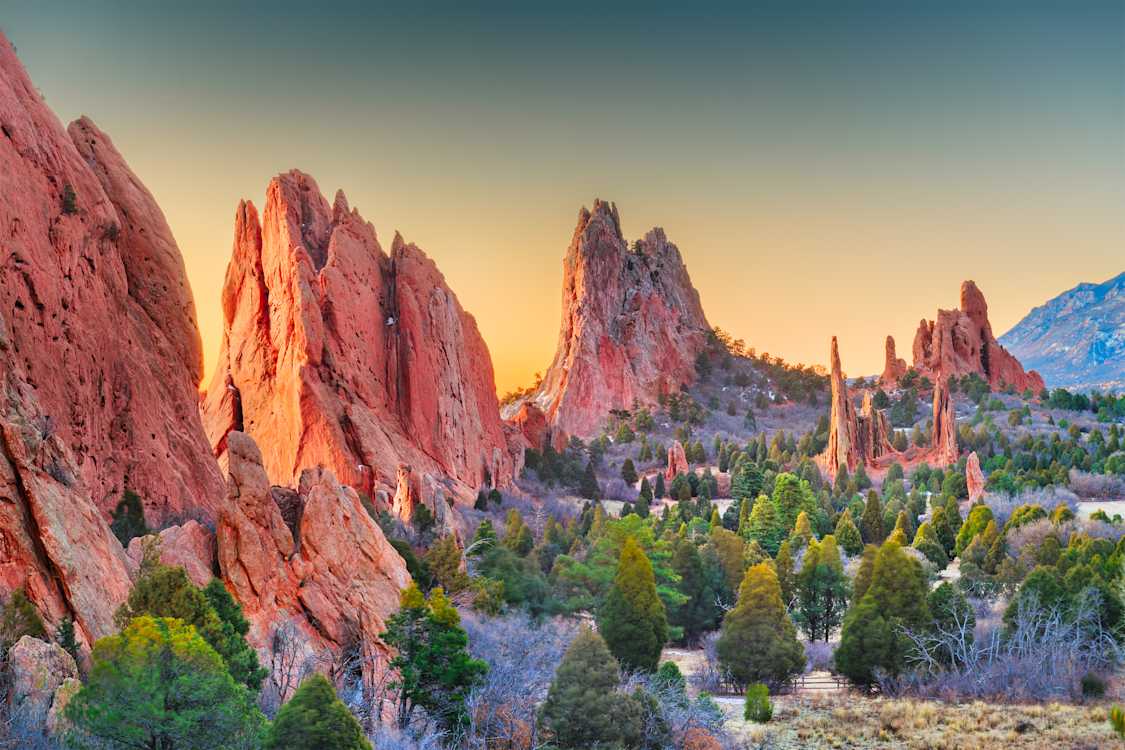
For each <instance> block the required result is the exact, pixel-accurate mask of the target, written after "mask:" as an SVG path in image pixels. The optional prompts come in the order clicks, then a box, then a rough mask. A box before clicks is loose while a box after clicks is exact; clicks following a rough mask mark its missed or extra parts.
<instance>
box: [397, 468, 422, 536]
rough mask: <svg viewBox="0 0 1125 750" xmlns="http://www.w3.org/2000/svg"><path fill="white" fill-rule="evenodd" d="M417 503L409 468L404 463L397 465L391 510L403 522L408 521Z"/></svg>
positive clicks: (412, 515) (416, 494)
mask: <svg viewBox="0 0 1125 750" xmlns="http://www.w3.org/2000/svg"><path fill="white" fill-rule="evenodd" d="M417 505H418V493H417V492H416V491H415V490H414V485H413V482H412V481H411V470H410V467H409V466H407V465H406V464H399V465H398V473H397V474H396V482H395V496H394V500H393V501H392V502H391V512H392V513H394V514H395V515H396V516H397V517H398V518H399V520H401V521H402V522H403V523H410V519H412V518H413V517H414V508H415V507H417Z"/></svg>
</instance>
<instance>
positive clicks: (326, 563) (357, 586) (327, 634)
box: [217, 431, 410, 666]
mask: <svg viewBox="0 0 1125 750" xmlns="http://www.w3.org/2000/svg"><path fill="white" fill-rule="evenodd" d="M226 445H227V456H228V462H229V466H230V499H229V503H228V506H227V507H224V508H223V511H222V514H221V516H220V519H219V528H218V534H217V536H218V542H219V544H218V548H219V567H220V570H221V571H222V576H223V580H224V582H225V583H226V585H227V587H228V589H229V590H230V591H231V593H232V594H233V595H234V597H235V598H236V599H237V600H238V601H239V603H241V604H242V607H243V610H244V612H245V614H246V618H247V620H248V621H249V622H250V633H249V634H248V639H249V641H250V643H251V644H252V645H254V647H255V648H257V649H258V650H259V652H260V653H262V654H263V658H266V659H268V658H269V655H270V652H269V649H270V645H271V642H272V637H273V635H274V633H275V632H276V631H277V628H278V627H279V625H281V624H284V623H291V624H293V626H294V628H295V635H296V637H297V638H298V639H299V640H300V641H301V647H302V649H303V651H304V652H305V653H308V654H313V655H324V654H325V653H335V654H338V653H339V651H340V649H342V648H344V647H345V646H347V645H349V644H350V642H351V639H352V638H354V637H357V636H358V637H361V638H362V640H363V642H364V644H365V647H366V648H369V649H374V650H375V651H378V652H380V653H381V655H382V656H383V657H384V661H385V657H386V649H385V647H383V646H382V645H381V642H380V641H379V638H378V636H379V634H380V633H381V632H382V631H383V629H384V625H385V621H386V618H387V617H388V616H389V615H390V614H392V613H393V612H394V611H396V610H397V609H398V597H399V592H400V591H401V590H402V589H403V588H405V587H406V585H407V584H408V583H409V581H410V576H409V574H408V573H407V572H406V564H405V563H404V562H403V560H402V558H401V557H399V555H398V553H397V552H396V551H395V550H394V548H393V547H391V545H390V543H389V542H387V540H386V538H385V537H384V536H383V532H382V531H381V530H380V529H379V526H378V525H377V524H376V523H375V522H374V521H373V520H372V519H371V517H370V516H369V515H368V514H367V512H366V511H365V510H364V508H363V505H362V504H361V502H360V499H359V495H357V494H356V492H355V490H353V489H352V488H351V487H347V486H342V485H340V483H339V482H338V481H337V480H336V478H335V477H334V476H333V475H332V472H331V471H329V470H327V469H319V468H318V469H310V470H308V471H305V472H304V473H303V474H302V475H301V478H300V483H299V487H298V489H297V492H298V494H299V495H300V496H301V498H302V499H303V501H304V508H303V511H302V513H301V517H300V526H299V531H298V534H297V539H298V540H299V542H298V541H295V540H294V536H293V533H292V532H291V530H290V529H289V527H288V526H287V525H286V523H285V520H284V518H283V517H282V514H281V511H280V509H279V508H278V506H277V504H276V503H275V501H274V499H273V495H272V493H271V489H270V484H269V478H268V477H267V476H266V471H265V468H264V466H263V462H262V454H261V452H260V451H259V450H258V447H257V445H256V444H255V443H254V441H253V440H252V439H251V438H250V437H249V436H248V435H246V434H244V433H242V432H237V431H235V432H231V433H228V435H227V444H226ZM376 661H378V660H376ZM267 663H268V662H267ZM368 666H371V664H369V665H368Z"/></svg>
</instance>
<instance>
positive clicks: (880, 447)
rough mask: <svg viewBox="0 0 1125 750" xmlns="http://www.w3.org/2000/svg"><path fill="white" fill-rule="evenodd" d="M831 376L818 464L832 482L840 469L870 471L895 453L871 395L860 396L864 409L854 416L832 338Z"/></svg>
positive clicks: (833, 338)
mask: <svg viewBox="0 0 1125 750" xmlns="http://www.w3.org/2000/svg"><path fill="white" fill-rule="evenodd" d="M829 358H830V360H831V368H832V371H831V376H830V378H829V384H830V386H831V389H832V396H831V398H832V403H831V409H830V413H829V417H828V420H829V421H828V446H827V448H826V449H825V452H824V453H823V454H822V455H821V463H822V465H823V466H824V468H825V470H826V471H827V472H828V476H829V477H831V478H832V479H833V480H835V479H836V475H837V474H839V473H840V471H841V470H842V469H846V470H847V471H848V472H853V471H855V470H856V469H857V468H858V467H859V466H860V465H861V464H862V465H863V466H864V467H867V468H869V467H872V466H874V465H875V464H876V461H877V460H878V459H880V458H882V457H883V456H886V455H888V454H891V453H893V452H894V448H893V447H892V445H891V440H890V434H891V430H890V425H889V424H888V422H887V417H886V415H885V414H883V413H882V412H880V411H879V410H877V409H875V407H874V405H873V403H872V400H871V393H870V392H869V391H867V392H865V393H864V395H863V406H862V408H861V410H860V412H859V413H858V414H857V413H856V410H855V404H853V403H852V396H851V393H850V392H849V390H848V383H847V381H846V380H845V379H844V374H843V371H842V369H841V367H840V349H839V346H838V345H837V343H836V337H835V336H833V337H832V348H831V352H830V356H829Z"/></svg>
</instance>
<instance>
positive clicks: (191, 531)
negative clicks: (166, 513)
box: [125, 520, 215, 588]
mask: <svg viewBox="0 0 1125 750" xmlns="http://www.w3.org/2000/svg"><path fill="white" fill-rule="evenodd" d="M155 537H156V539H157V543H158V544H159V546H160V562H162V563H164V564H165V565H172V566H177V565H178V566H179V567H181V568H183V569H184V571H185V572H186V573H187V575H188V578H190V579H191V582H192V583H194V584H195V585H196V586H199V587H200V588H202V587H204V586H206V585H207V584H208V583H210V581H211V579H212V578H214V577H215V576H214V575H213V574H212V572H211V564H212V562H213V561H214V559H215V549H214V548H215V535H214V534H212V533H211V531H210V530H209V529H208V528H207V527H206V526H203V525H201V524H200V523H199V522H198V521H194V520H192V521H188V522H187V523H185V524H183V525H182V526H169V527H168V528H166V529H164V530H163V531H161V532H160V533H159V534H157V535H155ZM152 538H153V537H152V536H147V537H141V536H138V537H134V538H133V539H132V541H130V542H129V548H128V549H127V550H125V554H126V555H127V559H126V561H125V564H126V566H127V567H128V569H129V574H130V575H131V576H133V577H136V575H137V572H138V571H139V570H140V567H141V561H142V560H143V559H144V552H145V544H146V543H147V542H148V541H149V540H151V539H152Z"/></svg>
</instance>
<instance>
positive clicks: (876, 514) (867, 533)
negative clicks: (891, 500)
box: [859, 490, 886, 545]
mask: <svg viewBox="0 0 1125 750" xmlns="http://www.w3.org/2000/svg"><path fill="white" fill-rule="evenodd" d="M859 528H860V531H862V532H863V541H864V542H865V543H867V544H876V545H878V544H882V543H883V539H884V538H885V536H886V533H885V532H884V530H883V507H882V505H881V504H880V502H879V495H878V494H876V492H875V490H871V491H870V492H868V493H867V502H866V503H865V504H864V506H863V516H862V517H861V518H860V519H859Z"/></svg>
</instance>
